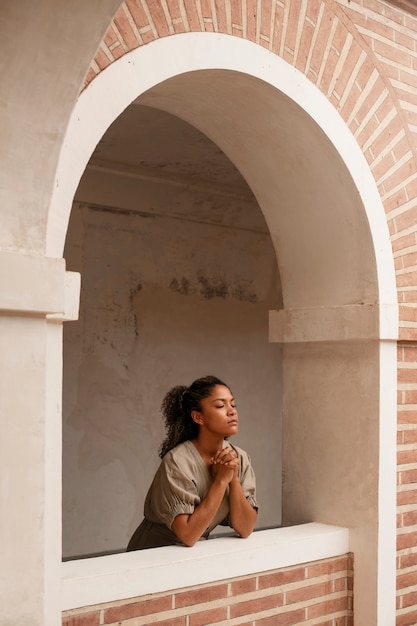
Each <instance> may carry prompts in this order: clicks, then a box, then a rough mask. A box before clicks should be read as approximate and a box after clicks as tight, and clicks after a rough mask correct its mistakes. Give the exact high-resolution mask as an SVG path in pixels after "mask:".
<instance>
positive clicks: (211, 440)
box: [193, 433, 223, 458]
mask: <svg viewBox="0 0 417 626" xmlns="http://www.w3.org/2000/svg"><path fill="white" fill-rule="evenodd" d="M193 443H194V445H195V447H196V448H197V450H198V451H199V453H200V454H201V456H203V457H210V458H211V457H212V456H213V455H214V454H215V453H216V452H217V451H218V450H221V449H222V448H223V437H218V436H215V437H207V436H205V437H203V436H201V434H200V433H199V434H198V435H197V437H196V438H195V439H193Z"/></svg>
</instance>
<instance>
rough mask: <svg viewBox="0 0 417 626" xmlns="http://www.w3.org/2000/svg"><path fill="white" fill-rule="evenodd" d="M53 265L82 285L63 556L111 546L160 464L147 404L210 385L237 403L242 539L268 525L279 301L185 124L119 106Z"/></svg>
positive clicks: (67, 348)
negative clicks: (272, 328)
mask: <svg viewBox="0 0 417 626" xmlns="http://www.w3.org/2000/svg"><path fill="white" fill-rule="evenodd" d="M64 256H65V258H66V261H67V267H68V269H70V270H72V271H79V272H80V273H81V275H82V277H83V278H82V291H81V306H80V317H79V321H78V322H76V323H73V324H70V325H67V326H66V327H65V332H64V337H65V341H64V356H65V359H64V414H63V418H64V419H63V425H64V449H63V556H64V558H74V557H75V556H80V555H84V556H86V555H92V554H103V553H108V552H115V551H122V550H123V549H124V548H125V547H126V545H127V541H128V539H129V536H130V534H131V532H132V531H133V529H134V527H135V526H136V525H137V524H138V523H139V521H140V520H141V516H142V509H143V503H144V499H145V495H146V490H147V488H148V486H149V485H150V482H151V480H152V477H153V474H154V472H155V470H156V467H157V464H158V461H159V459H158V455H157V452H158V448H159V445H160V442H161V440H162V437H163V421H162V418H161V416H160V408H159V407H160V402H161V399H162V397H163V395H164V394H165V393H166V391H167V390H168V389H169V388H170V387H171V386H174V385H176V384H183V383H185V384H189V383H190V382H191V381H192V380H193V379H194V378H197V377H198V376H202V375H205V374H207V373H213V372H214V373H215V374H216V375H218V376H219V377H220V378H222V379H224V380H225V381H227V382H229V384H230V385H231V387H232V389H233V392H234V394H235V396H236V398H237V399H238V402H239V410H240V418H241V420H240V423H241V427H240V432H239V435H238V436H237V437H235V438H234V441H235V443H236V444H238V445H240V446H241V447H242V448H244V449H246V450H247V451H248V452H249V454H250V456H251V458H252V463H253V465H254V467H255V468H256V474H257V483H258V485H257V486H258V499H259V501H260V502H261V503H262V504H261V509H260V513H259V516H258V523H257V528H264V527H271V526H277V525H279V524H280V522H281V510H280V507H281V497H280V493H281V455H280V453H279V450H277V447H276V442H277V441H279V440H280V439H281V432H280V425H281V396H282V394H281V350H280V346H279V344H270V343H268V312H269V310H271V309H278V308H281V306H282V296H281V288H280V281H279V274H278V270H277V263H276V257H275V254H274V250H273V246H272V242H271V238H270V235H269V231H268V228H267V226H266V224H265V220H264V218H263V215H262V212H261V210H260V208H259V206H258V204H257V202H256V200H255V198H254V196H253V194H252V192H251V190H250V189H249V187H248V186H247V184H246V182H245V181H244V180H243V178H242V176H241V175H240V173H239V172H238V170H237V169H236V168H235V167H234V166H233V165H232V163H231V162H230V160H229V159H228V158H227V157H226V156H225V155H224V153H223V152H222V151H221V150H219V148H218V147H217V146H216V145H215V144H214V143H213V142H211V141H210V140H209V139H208V138H207V137H205V136H204V135H203V134H202V133H200V132H199V131H197V130H196V129H195V128H194V127H192V126H190V125H189V124H187V123H186V122H183V121H182V120H180V119H179V118H177V117H175V116H173V115H171V114H168V113H165V112H163V111H161V110H158V109H155V108H150V107H146V106H144V105H141V104H140V103H139V102H136V103H133V104H132V105H131V106H130V107H128V108H127V109H126V110H125V111H124V112H123V113H122V115H121V116H119V118H117V120H115V122H114V123H113V124H112V125H111V127H110V128H109V129H108V131H107V132H106V133H105V134H104V136H103V138H102V140H101V141H100V142H99V144H98V145H97V147H96V149H95V151H94V153H93V155H92V158H91V159H90V161H89V164H88V166H87V168H86V171H85V173H84V175H83V177H82V179H81V181H80V185H79V187H78V190H77V193H76V195H75V199H74V205H73V208H72V212H71V221H70V225H69V229H68V234H67V240H66V248H65V253H64ZM266 459H267V463H266V462H265V460H266ZM271 494H274V495H273V497H271ZM225 530H226V529H225ZM218 532H221V529H220V528H219V529H218ZM223 532H224V531H223Z"/></svg>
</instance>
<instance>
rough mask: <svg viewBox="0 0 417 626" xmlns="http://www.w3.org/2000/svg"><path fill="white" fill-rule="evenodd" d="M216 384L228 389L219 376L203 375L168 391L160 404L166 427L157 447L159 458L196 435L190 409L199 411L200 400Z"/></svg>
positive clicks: (207, 394) (196, 429)
mask: <svg viewBox="0 0 417 626" xmlns="http://www.w3.org/2000/svg"><path fill="white" fill-rule="evenodd" d="M217 385H222V386H224V387H227V388H228V389H229V386H228V385H226V383H224V382H223V381H221V380H220V378H217V377H216V376H204V377H203V378H198V379H197V380H195V381H194V382H193V383H191V385H190V386H189V387H186V386H184V385H177V386H176V387H173V388H172V389H170V390H169V391H168V393H167V394H166V396H165V398H164V399H163V401H162V405H161V410H162V415H163V417H164V421H165V429H166V437H165V439H164V441H163V442H162V444H161V447H160V449H159V456H160V457H161V459H162V458H163V457H164V456H165V455H166V453H167V452H169V451H170V450H172V448H175V446H177V445H178V444H180V443H182V442H183V441H187V440H188V439H194V438H195V437H197V435H198V424H196V423H195V422H194V420H193V418H192V417H191V411H201V400H204V398H207V397H208V396H209V395H210V394H211V392H212V390H213V388H214V387H216V386H217Z"/></svg>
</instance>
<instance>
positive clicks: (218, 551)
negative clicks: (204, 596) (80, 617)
mask: <svg viewBox="0 0 417 626" xmlns="http://www.w3.org/2000/svg"><path fill="white" fill-rule="evenodd" d="M347 552H349V532H348V530H347V529H346V528H340V527H338V526H329V525H326V524H317V523H310V524H302V525H300V526H291V527H288V528H273V529H269V530H263V531H258V532H254V533H253V534H252V535H251V536H250V537H248V538H247V539H239V538H237V537H221V538H218V539H213V540H208V541H200V542H198V543H197V544H196V545H195V546H194V547H192V548H185V547H181V546H168V547H165V548H156V549H153V550H141V551H136V552H127V553H126V552H124V553H121V554H112V555H109V556H100V557H93V558H89V559H82V560H76V561H67V562H64V563H62V568H63V606H62V610H68V609H75V608H80V607H85V606H92V605H95V604H102V603H104V602H112V601H115V600H123V599H126V598H134V597H137V596H142V595H146V594H149V593H158V592H161V591H169V590H171V589H180V588H183V587H190V586H194V585H199V584H204V583H209V582H214V581H218V580H224V579H227V578H234V577H236V576H245V575H248V574H256V573H258V572H265V571H268V570H273V569H279V568H282V567H288V566H291V565H297V564H301V563H307V562H309V561H317V560H319V559H325V558H329V557H334V556H340V555H342V554H346V553H347ZM225 556H226V557H227V558H223V557H225ZM220 565H221V566H220Z"/></svg>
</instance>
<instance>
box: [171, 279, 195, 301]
mask: <svg viewBox="0 0 417 626" xmlns="http://www.w3.org/2000/svg"><path fill="white" fill-rule="evenodd" d="M169 288H170V289H172V291H176V292H177V293H181V294H182V295H183V296H191V295H193V293H195V289H193V288H192V286H191V283H190V281H189V280H188V278H184V277H182V278H181V280H178V279H177V278H173V279H172V280H171V282H170V284H169Z"/></svg>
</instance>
